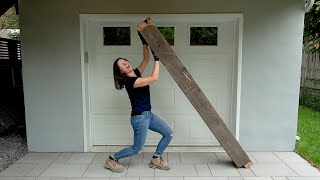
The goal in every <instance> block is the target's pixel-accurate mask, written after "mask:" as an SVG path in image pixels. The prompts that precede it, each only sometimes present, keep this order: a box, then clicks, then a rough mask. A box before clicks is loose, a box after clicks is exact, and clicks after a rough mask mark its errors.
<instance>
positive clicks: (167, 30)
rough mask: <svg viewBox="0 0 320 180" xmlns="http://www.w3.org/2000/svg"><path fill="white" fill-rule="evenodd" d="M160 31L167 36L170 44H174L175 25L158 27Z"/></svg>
mask: <svg viewBox="0 0 320 180" xmlns="http://www.w3.org/2000/svg"><path fill="white" fill-rule="evenodd" d="M158 29H159V31H160V32H161V33H162V35H163V36H164V37H165V38H166V40H167V41H168V43H169V44H170V46H173V45H174V27H158Z"/></svg>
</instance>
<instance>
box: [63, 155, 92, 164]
mask: <svg viewBox="0 0 320 180" xmlns="http://www.w3.org/2000/svg"><path fill="white" fill-rule="evenodd" d="M94 156H95V153H74V154H72V156H71V157H70V159H69V160H68V161H67V162H66V163H80V164H87V163H91V162H92V160H93V158H94Z"/></svg>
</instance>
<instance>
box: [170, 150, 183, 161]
mask: <svg viewBox="0 0 320 180" xmlns="http://www.w3.org/2000/svg"><path fill="white" fill-rule="evenodd" d="M168 162H169V163H181V159H180V153H177V152H168Z"/></svg>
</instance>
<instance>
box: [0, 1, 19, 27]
mask: <svg viewBox="0 0 320 180" xmlns="http://www.w3.org/2000/svg"><path fill="white" fill-rule="evenodd" d="M1 29H19V16H18V15H16V8H15V7H14V6H13V7H11V8H10V9H9V10H8V11H7V12H6V13H4V14H3V15H2V16H1V17H0V30H1Z"/></svg>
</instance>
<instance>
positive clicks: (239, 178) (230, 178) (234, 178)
mask: <svg viewBox="0 0 320 180" xmlns="http://www.w3.org/2000/svg"><path fill="white" fill-rule="evenodd" d="M228 180H243V178H242V177H237V176H233V177H228Z"/></svg>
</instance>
